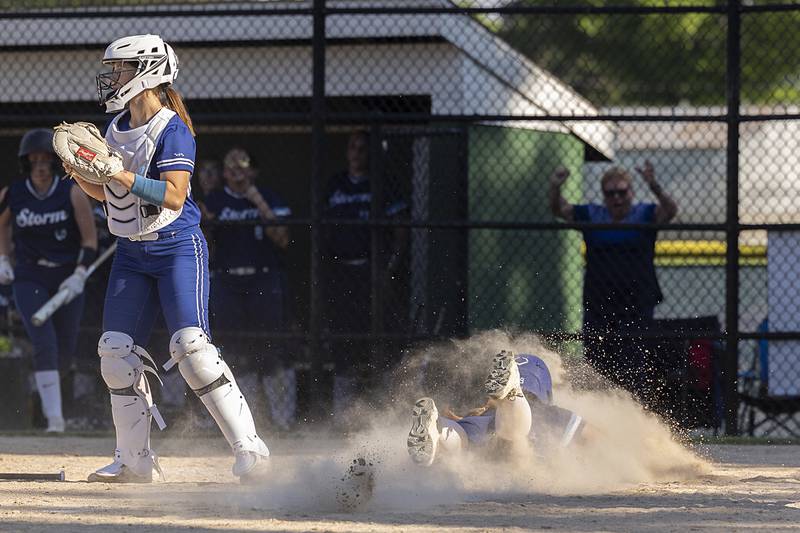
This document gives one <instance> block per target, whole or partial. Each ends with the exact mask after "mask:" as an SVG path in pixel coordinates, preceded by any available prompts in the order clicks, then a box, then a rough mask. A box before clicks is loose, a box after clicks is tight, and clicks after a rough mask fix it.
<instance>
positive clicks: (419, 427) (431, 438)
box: [406, 398, 439, 466]
mask: <svg viewBox="0 0 800 533" xmlns="http://www.w3.org/2000/svg"><path fill="white" fill-rule="evenodd" d="M438 420H439V411H438V410H437V409H436V404H435V403H434V402H433V399H431V398H420V399H419V400H417V401H416V403H415V404H414V409H413V410H412V411H411V431H409V432H408V440H407V441H406V445H407V446H408V455H409V456H411V460H412V461H414V462H415V463H416V464H418V465H421V466H430V465H431V464H433V460H434V459H435V458H436V450H437V448H438V447H439V427H438V424H437V421H438Z"/></svg>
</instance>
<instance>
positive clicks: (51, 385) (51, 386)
mask: <svg viewBox="0 0 800 533" xmlns="http://www.w3.org/2000/svg"><path fill="white" fill-rule="evenodd" d="M33 377H34V378H35V379H36V389H37V390H38V391H39V398H41V400H42V412H43V413H44V416H45V418H46V419H47V431H48V432H49V433H63V432H64V414H63V412H62V410H61V380H60V378H59V375H58V370H40V371H37V372H34V374H33Z"/></svg>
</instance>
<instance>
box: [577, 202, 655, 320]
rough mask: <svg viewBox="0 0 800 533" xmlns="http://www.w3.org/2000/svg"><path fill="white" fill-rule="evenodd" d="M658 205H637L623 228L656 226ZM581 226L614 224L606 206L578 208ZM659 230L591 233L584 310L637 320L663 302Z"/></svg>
mask: <svg viewBox="0 0 800 533" xmlns="http://www.w3.org/2000/svg"><path fill="white" fill-rule="evenodd" d="M655 212H656V205H655V204H651V203H640V204H635V205H633V206H632V207H631V211H630V212H629V213H628V215H627V216H625V218H623V219H622V221H621V222H622V223H628V224H646V223H652V222H655ZM573 213H574V218H575V221H576V222H596V223H611V222H613V219H612V217H611V213H610V212H609V211H608V209H607V208H606V207H605V206H603V205H598V204H588V205H576V206H575V207H574V211H573ZM657 233H658V232H657V231H656V230H630V229H628V230H623V229H619V230H618V229H597V230H595V229H585V230H583V240H584V242H585V243H586V276H585V283H584V290H583V300H584V306H585V308H586V309H587V311H589V312H590V314H592V315H593V316H596V315H607V314H615V313H616V314H620V315H636V314H638V313H640V312H642V311H643V310H646V309H647V308H652V307H653V306H655V305H656V304H657V303H659V302H660V301H661V300H662V298H663V297H662V294H661V290H660V288H659V286H658V278H657V277H656V271H655V264H654V260H655V243H656V235H657Z"/></svg>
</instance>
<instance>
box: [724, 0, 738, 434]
mask: <svg viewBox="0 0 800 533" xmlns="http://www.w3.org/2000/svg"><path fill="white" fill-rule="evenodd" d="M727 58H728V64H727V77H726V101H727V106H728V120H727V125H728V139H727V141H728V144H727V162H726V165H727V166H726V171H727V172H726V174H727V196H726V202H727V205H726V216H725V219H726V220H725V223H726V230H725V241H726V243H727V246H726V251H725V360H724V362H723V364H722V380H723V381H722V383H723V385H722V394H723V399H724V402H725V432H726V433H727V434H728V435H736V434H738V433H739V428H738V427H737V426H738V420H737V413H738V410H739V409H738V407H739V398H738V386H737V385H738V382H737V374H738V371H739V123H740V116H739V104H740V99H741V94H740V92H741V78H740V74H741V12H740V9H739V0H730V1H729V2H728V42H727Z"/></svg>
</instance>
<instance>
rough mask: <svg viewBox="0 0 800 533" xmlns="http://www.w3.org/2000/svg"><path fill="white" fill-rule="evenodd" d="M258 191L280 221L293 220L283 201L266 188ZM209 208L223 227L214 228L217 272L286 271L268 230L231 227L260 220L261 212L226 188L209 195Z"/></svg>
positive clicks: (248, 225)
mask: <svg viewBox="0 0 800 533" xmlns="http://www.w3.org/2000/svg"><path fill="white" fill-rule="evenodd" d="M258 191H259V192H260V193H261V196H263V197H264V200H265V201H266V202H267V204H269V206H270V208H271V209H272V212H273V213H274V214H275V216H276V217H277V218H286V217H289V216H291V214H292V210H291V209H290V208H289V206H288V205H287V204H286V202H284V201H283V199H282V198H281V197H280V196H278V195H277V194H275V193H274V192H272V191H270V190H269V189H265V188H263V187H259V188H258ZM206 208H207V209H208V211H209V212H210V213H213V214H214V215H215V216H216V219H217V220H218V221H220V222H222V223H223V225H219V226H215V227H214V229H213V236H214V249H215V252H214V260H213V267H214V269H216V270H226V269H231V268H240V267H256V268H257V269H263V268H267V269H270V270H272V269H283V260H282V258H281V256H280V250H278V249H277V248H276V247H275V245H274V244H273V243H272V241H271V240H270V238H269V237H268V236H267V234H266V232H265V229H266V228H265V226H262V225H259V224H255V225H250V224H247V225H244V224H231V225H224V223H225V222H237V221H242V220H253V221H256V220H260V219H261V217H260V216H259V213H258V208H257V207H256V206H255V205H254V204H253V203H252V202H250V200H248V199H247V198H245V197H244V195H242V194H239V193H236V192H234V191H232V190H231V189H229V188H228V187H225V188H224V189H217V190H214V191H212V192H211V193H209V195H208V197H207V198H206Z"/></svg>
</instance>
